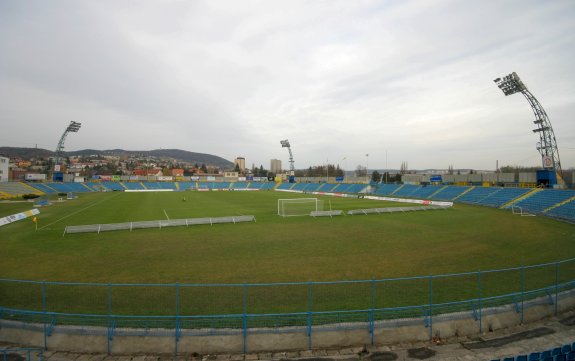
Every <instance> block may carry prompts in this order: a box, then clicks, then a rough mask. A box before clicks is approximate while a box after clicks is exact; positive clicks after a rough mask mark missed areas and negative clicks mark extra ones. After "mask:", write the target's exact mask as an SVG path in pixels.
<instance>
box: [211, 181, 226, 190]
mask: <svg viewBox="0 0 575 361" xmlns="http://www.w3.org/2000/svg"><path fill="white" fill-rule="evenodd" d="M230 186H231V183H230V182H210V183H208V188H210V189H230Z"/></svg>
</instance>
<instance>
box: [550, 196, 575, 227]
mask: <svg viewBox="0 0 575 361" xmlns="http://www.w3.org/2000/svg"><path fill="white" fill-rule="evenodd" d="M546 214H548V215H549V216H551V217H556V218H560V219H564V220H567V221H571V222H575V199H572V200H570V201H568V202H566V203H564V204H562V205H559V206H558V207H555V208H552V209H550V210H548V211H547V212H546Z"/></svg>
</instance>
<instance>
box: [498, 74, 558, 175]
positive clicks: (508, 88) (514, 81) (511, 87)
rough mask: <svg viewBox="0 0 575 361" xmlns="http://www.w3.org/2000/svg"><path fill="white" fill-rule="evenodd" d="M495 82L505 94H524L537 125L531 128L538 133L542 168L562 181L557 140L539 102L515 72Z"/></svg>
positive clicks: (538, 147)
mask: <svg viewBox="0 0 575 361" xmlns="http://www.w3.org/2000/svg"><path fill="white" fill-rule="evenodd" d="M494 82H495V84H497V86H498V87H499V89H501V90H502V91H503V94H505V96H507V95H512V94H515V93H521V94H523V95H524V96H525V98H526V99H527V101H528V102H529V105H531V109H532V110H533V113H534V114H535V120H534V121H533V123H534V124H535V125H536V126H537V128H536V129H533V133H539V142H538V143H537V150H538V151H539V153H540V154H541V161H542V163H543V168H546V169H553V171H554V172H555V174H556V175H557V179H558V181H562V180H563V177H562V175H563V174H562V172H561V160H560V159H559V148H557V141H556V140H555V133H553V128H552V127H551V122H550V121H549V117H548V116H547V113H546V112H545V109H543V107H542V106H541V103H539V101H537V99H536V98H535V97H534V96H533V94H531V92H530V91H529V90H528V89H527V87H526V86H525V84H523V82H522V81H521V79H519V76H518V75H517V73H515V72H513V73H511V74H509V75H506V76H504V77H503V78H497V79H495V80H494Z"/></svg>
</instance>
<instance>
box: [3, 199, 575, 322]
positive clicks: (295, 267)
mask: <svg viewBox="0 0 575 361" xmlns="http://www.w3.org/2000/svg"><path fill="white" fill-rule="evenodd" d="M290 197H294V198H304V197H306V198H309V197H310V195H304V194H291V193H284V192H273V191H259V192H239V191H236V192H189V191H188V192H150V193H123V192H108V193H88V194H80V195H79V198H78V199H75V200H65V201H62V202H58V201H54V202H53V204H52V205H50V206H47V207H42V208H40V211H41V213H40V215H39V216H38V219H39V222H38V229H37V230H36V229H35V225H34V223H33V222H32V221H31V220H23V221H18V222H16V223H13V224H10V225H7V226H4V227H2V228H0V239H1V242H2V254H3V257H2V260H3V267H2V270H1V271H0V277H1V278H4V279H21V280H35V281H61V282H95V283H104V284H106V283H156V284H175V283H178V284H245V283H276V282H312V281H313V282H324V281H342V280H372V279H376V280H377V279H387V278H395V277H409V276H427V275H438V274H446V273H460V272H476V271H479V270H489V269H497V268H508V267H518V266H522V265H532V264H539V263H545V262H552V261H557V260H562V259H567V258H571V257H574V256H575V243H574V241H575V226H574V225H572V224H568V223H563V222H558V221H555V220H552V219H549V218H546V217H521V216H517V215H513V214H511V212H510V211H508V210H507V211H506V210H497V209H492V208H487V207H476V206H467V205H455V206H454V207H452V208H449V209H446V210H434V211H425V212H423V211H420V212H407V213H389V214H381V215H378V214H370V215H355V216H349V215H345V216H338V217H333V218H330V217H322V218H312V217H308V216H303V217H280V216H278V215H277V200H278V199H280V198H282V199H285V198H290ZM314 197H315V196H314ZM184 198H185V199H184ZM321 199H322V200H323V202H324V208H325V209H330V207H331V209H333V210H344V211H347V210H351V209H359V208H381V207H394V206H406V204H401V203H392V202H383V201H375V200H368V199H358V198H338V197H321ZM30 208H32V207H31V204H30V203H28V204H27V203H15V204H6V203H2V204H0V216H5V215H8V214H12V213H14V212H18V211H23V210H27V209H30ZM239 215H254V216H255V218H256V222H250V223H238V224H231V223H230V224H215V225H195V226H189V227H169V228H163V229H146V230H134V231H116V232H102V233H100V234H97V233H82V234H67V235H65V236H64V235H63V231H64V229H65V227H66V226H71V225H87V224H98V223H120V222H130V221H151V220H165V219H182V218H200V217H201V218H203V217H224V216H239ZM550 274H552V273H550ZM515 276H516V275H513V276H512V277H515ZM565 276H566V275H565ZM544 277H546V278H548V275H546V276H544ZM516 281H517V280H514V281H513V282H515V284H517V282H516ZM485 282H488V281H485ZM541 282H542V284H544V285H548V284H550V283H552V280H550V279H545V280H542V281H541ZM425 284H426V283H425V282H423V285H424V286H423V290H425ZM4 287H6V285H4V286H3V287H2V288H3V290H1V291H2V293H3V295H4V296H3V297H6V295H7V294H9V293H10V294H12V296H11V297H9V298H10V299H11V300H12V301H13V302H15V303H18V302H23V303H27V302H25V301H23V300H22V297H19V299H20V301H18V300H16V295H18V294H19V293H18V292H17V291H14V290H8V289H6V288H4ZM450 287H451V286H450ZM486 287H487V286H486ZM453 288H456V285H453ZM505 288H506V285H505V282H501V279H499V280H497V281H496V280H495V279H493V281H492V285H491V290H492V291H493V292H494V293H497V292H500V291H502V290H505ZM253 291H254V292H255V291H257V290H256V289H253ZM268 291H269V290H268ZM268 291H264V290H262V291H261V292H262V294H261V295H259V296H257V295H254V297H259V300H260V302H261V303H262V309H265V310H278V307H279V309H280V310H281V309H283V308H282V307H280V306H281V304H282V302H283V303H284V304H286V302H287V303H290V302H289V299H290V298H291V297H296V298H297V297H299V293H300V291H297V292H287V293H291V295H287V294H286V292H285V290H284V291H278V292H277V294H276V293H273V292H272V293H270V292H268ZM166 292H172V291H166ZM218 292H223V293H222V294H221V295H219V296H218ZM237 292H240V296H238V295H235V293H237ZM302 292H303V295H304V297H303V299H305V294H306V292H307V291H305V290H304V291H302ZM330 292H331V291H330ZM353 292H354V291H353V288H352V286H350V287H349V288H347V289H346V290H343V288H342V289H341V290H337V291H333V293H332V294H331V297H330V298H331V299H330V300H329V302H331V303H334V306H333V307H341V308H340V309H345V308H346V307H350V309H351V308H353V307H356V306H358V305H355V304H353V302H351V304H349V305H340V306H336V305H335V304H336V303H338V302H340V303H345V302H344V301H343V300H345V299H346V298H350V297H347V294H349V293H353ZM402 292H403V290H402V289H401V288H398V289H397V290H393V293H394V294H395V295H394V297H395V298H401V294H402ZM224 293H225V295H224ZM228 293H229V294H231V293H234V295H235V296H234V297H236V296H238V297H240V298H241V290H240V291H237V290H233V289H229V290H225V291H223V290H222V289H214V288H212V289H210V297H211V298H210V297H208V298H207V299H212V298H216V299H217V298H220V296H221V297H222V298H226V297H228V296H229V294H228ZM256 293H257V292H256ZM467 296H469V295H467ZM276 297H277V298H276ZM470 297H473V295H471V296H470ZM125 298H126V299H127V300H128V299H131V296H130V295H129V294H127V295H126V297H125ZM352 298H353V297H352ZM168 299H169V297H168ZM266 299H267V300H268V301H269V302H264V301H263V300H266ZM338 299H339V300H338ZM12 301H11V302H12ZM62 302H63V303H66V302H69V304H80V303H81V302H79V301H78V295H77V294H76V295H74V294H70V295H66V296H65V297H64V296H63V298H62ZM126 302H127V301H126ZM154 302H155V301H150V302H143V304H142V308H141V309H140V308H138V307H134V306H133V305H131V306H126V307H127V310H128V311H125V312H136V313H137V314H144V313H147V312H148V311H147V309H146V307H147V306H146V305H148V306H149V305H150V304H154ZM170 302H171V301H170ZM206 302H208V303H209V301H206ZM298 302H299V301H298ZM326 302H328V301H326ZM394 303H395V302H394ZM69 304H68V305H69ZM104 304H105V302H104ZM264 304H265V305H264ZM270 304H273V305H274V306H273V307H271V308H270ZM397 304H398V305H401V304H403V303H402V302H401V301H400V300H399V299H398V301H397ZM264 306H265V307H264ZM79 307H80V306H79ZM118 307H119V306H118ZM222 307H223V308H225V306H222ZM222 307H220V309H219V310H218V312H220V311H223V312H225V311H226V310H222V309H221V308H222ZM211 308H213V305H206V309H211ZM67 309H69V308H67ZM290 309H291V307H290ZM293 309H299V308H298V307H296V306H294V308H293ZM196 310H197V308H196ZM77 311H79V312H82V311H85V310H83V309H78V310H77ZM206 312H208V311H206Z"/></svg>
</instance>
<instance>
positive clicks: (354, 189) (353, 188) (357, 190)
mask: <svg viewBox="0 0 575 361" xmlns="http://www.w3.org/2000/svg"><path fill="white" fill-rule="evenodd" d="M365 188H366V186H365V184H352V185H351V187H349V189H348V190H347V191H346V193H360V192H362V191H363V190H364V189H365Z"/></svg>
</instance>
